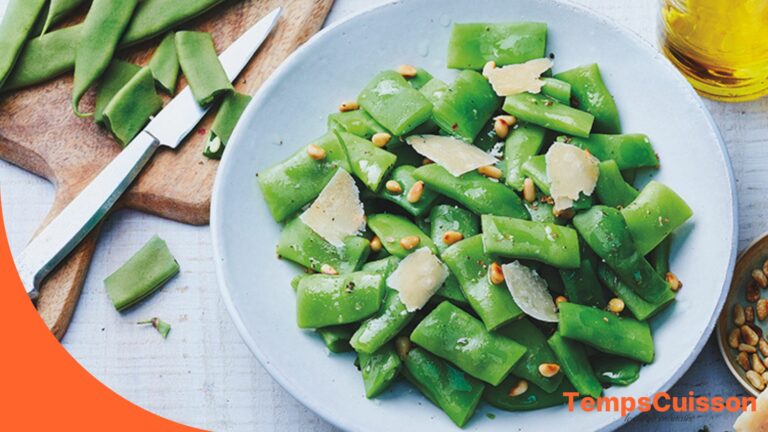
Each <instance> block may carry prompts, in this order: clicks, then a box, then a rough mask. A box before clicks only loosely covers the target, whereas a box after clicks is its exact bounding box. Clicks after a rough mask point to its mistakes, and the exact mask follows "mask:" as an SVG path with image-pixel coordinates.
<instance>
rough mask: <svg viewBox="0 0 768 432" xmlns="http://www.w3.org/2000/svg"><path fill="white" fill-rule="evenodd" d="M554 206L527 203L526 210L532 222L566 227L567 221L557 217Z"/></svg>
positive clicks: (537, 202)
mask: <svg viewBox="0 0 768 432" xmlns="http://www.w3.org/2000/svg"><path fill="white" fill-rule="evenodd" d="M554 207H555V206H554V205H552V204H549V203H548V202H544V201H534V202H532V203H529V202H526V203H525V208H526V210H528V213H529V214H530V215H531V220H532V221H534V222H543V223H552V224H558V225H565V223H566V221H564V220H563V219H560V218H557V217H555V214H554Z"/></svg>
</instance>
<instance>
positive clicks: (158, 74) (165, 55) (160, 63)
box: [149, 32, 179, 94]
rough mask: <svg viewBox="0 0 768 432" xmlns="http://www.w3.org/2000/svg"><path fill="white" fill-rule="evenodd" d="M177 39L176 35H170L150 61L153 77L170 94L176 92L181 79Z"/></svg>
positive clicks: (164, 39)
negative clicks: (177, 83)
mask: <svg viewBox="0 0 768 432" xmlns="http://www.w3.org/2000/svg"><path fill="white" fill-rule="evenodd" d="M175 38H176V34H175V33H173V32H170V33H168V34H167V35H166V36H165V37H164V38H163V41H162V42H160V45H158V47H157V49H156V50H155V53H154V54H152V59H151V60H150V61H149V68H150V69H151V70H152V77H153V78H155V81H156V82H157V83H158V84H159V85H160V87H161V88H162V89H163V90H165V92H166V93H168V94H173V93H174V92H175V91H176V82H177V81H178V78H179V56H177V55H176V39H175Z"/></svg>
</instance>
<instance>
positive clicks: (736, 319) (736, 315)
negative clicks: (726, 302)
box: [731, 303, 746, 326]
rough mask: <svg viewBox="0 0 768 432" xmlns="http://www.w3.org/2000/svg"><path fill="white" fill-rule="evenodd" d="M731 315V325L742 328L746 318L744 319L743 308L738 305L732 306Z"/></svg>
mask: <svg viewBox="0 0 768 432" xmlns="http://www.w3.org/2000/svg"><path fill="white" fill-rule="evenodd" d="M731 315H733V323H734V324H736V325H737V326H743V325H744V323H745V322H746V318H745V317H744V306H742V305H740V304H738V303H736V304H734V305H733V311H732V312H731Z"/></svg>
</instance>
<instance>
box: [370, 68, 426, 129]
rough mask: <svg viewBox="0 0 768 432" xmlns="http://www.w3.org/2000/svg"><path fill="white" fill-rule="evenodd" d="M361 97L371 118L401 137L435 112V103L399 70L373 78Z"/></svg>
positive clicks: (382, 73)
mask: <svg viewBox="0 0 768 432" xmlns="http://www.w3.org/2000/svg"><path fill="white" fill-rule="evenodd" d="M357 99H358V102H359V103H360V106H361V107H363V109H365V110H366V111H367V112H368V114H370V115H371V117H373V118H374V119H375V120H376V121H377V122H379V123H381V125H382V126H384V127H385V128H387V130H389V131H390V132H392V133H393V134H394V135H397V136H400V135H403V134H406V133H408V132H410V131H412V130H413V129H415V128H416V127H417V126H419V125H421V124H422V123H424V122H425V121H427V119H429V117H430V115H431V114H432V103H431V102H429V100H427V98H426V97H425V96H424V95H423V94H422V93H420V92H419V91H418V90H416V89H414V88H413V87H411V86H410V85H409V84H408V82H406V81H405V78H403V77H402V75H400V74H399V73H397V72H395V71H384V72H381V73H379V74H378V75H376V76H375V77H373V79H372V80H371V81H370V82H369V83H368V85H367V86H366V87H365V88H364V89H363V91H362V92H360V95H359V96H358V98H357Z"/></svg>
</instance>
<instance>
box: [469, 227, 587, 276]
mask: <svg viewBox="0 0 768 432" xmlns="http://www.w3.org/2000/svg"><path fill="white" fill-rule="evenodd" d="M481 224H482V229H483V245H484V246H485V251H486V252H487V253H489V254H492V255H501V256H504V257H507V258H517V259H531V260H535V261H539V262H543V263H545V264H549V265H552V266H555V267H558V268H577V267H579V264H580V258H579V239H578V236H577V235H576V231H575V230H573V229H572V228H568V227H564V226H560V225H556V224H545V223H541V222H531V221H526V220H522V219H514V218H507V217H500V216H492V215H482V217H481Z"/></svg>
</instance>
